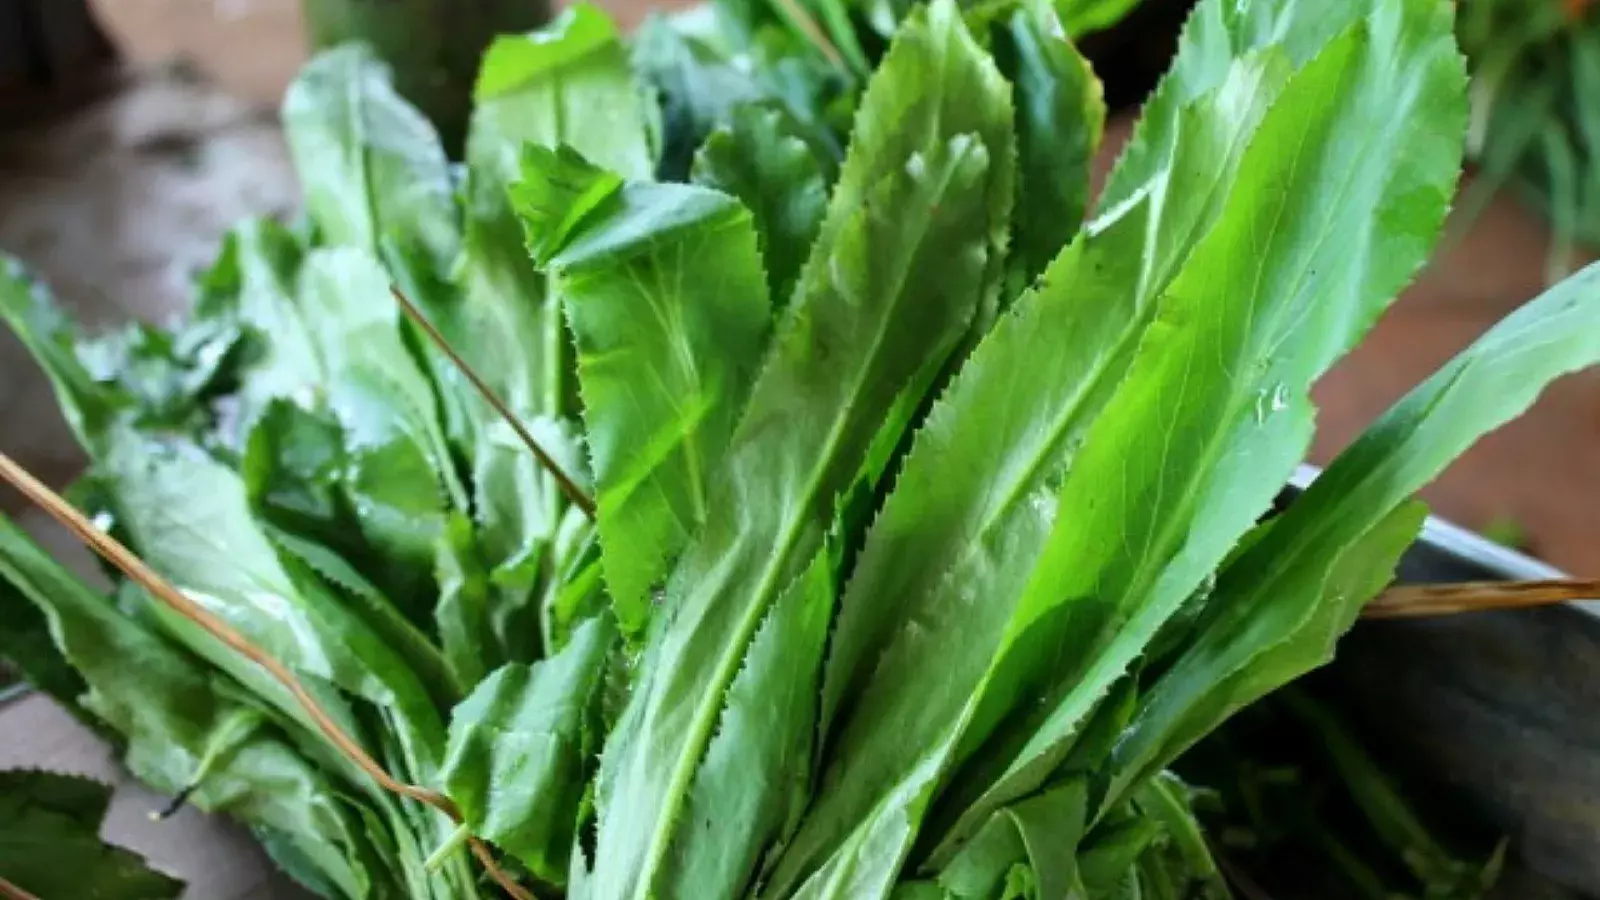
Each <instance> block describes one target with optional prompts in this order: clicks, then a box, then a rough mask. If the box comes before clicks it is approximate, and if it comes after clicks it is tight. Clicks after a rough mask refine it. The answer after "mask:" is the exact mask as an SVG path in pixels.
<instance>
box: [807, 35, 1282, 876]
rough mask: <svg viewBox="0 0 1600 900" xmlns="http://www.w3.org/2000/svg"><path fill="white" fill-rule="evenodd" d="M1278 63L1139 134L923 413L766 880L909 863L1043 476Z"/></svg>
mask: <svg viewBox="0 0 1600 900" xmlns="http://www.w3.org/2000/svg"><path fill="white" fill-rule="evenodd" d="M1197 15H1200V16H1201V17H1202V19H1203V17H1204V15H1205V12H1204V11H1202V12H1201V13H1199V14H1197ZM1189 48H1190V45H1187V44H1186V48H1185V51H1186V52H1187V53H1188V54H1189V55H1194V54H1196V53H1198V52H1199V51H1197V50H1194V49H1189ZM1182 65H1183V57H1182V56H1180V64H1179V69H1178V71H1179V72H1182V71H1183V67H1182ZM1285 69H1286V66H1285V64H1284V62H1283V60H1282V58H1281V56H1280V55H1277V54H1274V53H1268V54H1266V55H1264V56H1252V57H1249V58H1245V59H1240V60H1236V61H1235V62H1234V63H1233V64H1232V65H1231V66H1224V69H1223V71H1222V73H1221V75H1220V77H1219V78H1218V80H1217V81H1218V83H1217V85H1216V86H1215V87H1214V89H1213V90H1212V91H1211V92H1210V93H1208V94H1205V95H1203V96H1201V97H1199V98H1197V99H1196V100H1195V101H1194V102H1192V103H1191V104H1190V105H1189V106H1188V107H1187V109H1185V110H1184V112H1183V116H1182V118H1181V122H1179V123H1168V127H1169V133H1168V134H1167V135H1165V136H1163V137H1161V138H1159V139H1158V138H1157V137H1155V136H1154V135H1153V134H1150V135H1149V136H1147V137H1146V138H1145V140H1146V141H1148V142H1149V143H1150V144H1151V145H1152V146H1156V145H1157V144H1158V142H1159V146H1160V148H1161V150H1162V152H1161V153H1160V154H1159V155H1148V156H1143V157H1139V158H1138V160H1137V165H1139V166H1142V167H1143V174H1144V177H1145V179H1146V180H1145V181H1144V182H1143V183H1141V184H1140V185H1139V186H1138V187H1137V189H1135V190H1132V191H1131V194H1130V199H1129V200H1128V201H1126V202H1124V203H1122V204H1121V205H1120V206H1118V207H1117V208H1115V209H1112V210H1108V211H1107V212H1106V213H1104V214H1103V215H1102V216H1101V217H1100V218H1099V219H1098V220H1097V221H1096V222H1095V223H1094V224H1093V225H1092V226H1091V227H1090V228H1089V229H1088V230H1087V231H1086V233H1085V234H1083V235H1082V236H1080V238H1079V239H1078V240H1077V241H1076V242H1075V243H1074V244H1073V245H1072V246H1071V247H1070V248H1069V249H1068V250H1066V251H1065V252H1064V253H1062V254H1061V255H1060V256H1059V257H1058V258H1057V259H1056V260H1055V261H1054V262H1053V263H1052V264H1051V266H1050V267H1049V269H1048V270H1047V271H1046V273H1045V274H1044V276H1043V277H1042V279H1041V281H1040V284H1039V286H1038V287H1037V289H1036V290H1035V291H1034V292H1032V293H1030V294H1029V295H1025V296H1024V297H1023V298H1021V299H1020V300H1018V301H1017V303H1016V304H1015V307H1014V310H1013V312H1012V313H1011V314H1009V315H1006V316H1003V317H1002V319H1001V321H1000V323H999V324H998V325H997V326H996V327H995V329H994V330H993V331H992V332H991V333H990V334H989V336H988V337H987V338H986V339H985V340H984V341H983V342H982V343H981V344H980V345H979V347H978V349H977V350H976V352H975V353H974V355H973V357H972V358H971V359H970V360H969V361H968V363H967V365H966V366H965V367H964V368H963V369H962V371H961V372H960V373H959V374H958V375H957V377H956V379H955V381H954V382H953V383H952V385H951V387H950V389H949V391H948V392H947V394H946V395H945V396H944V397H943V398H941V399H940V401H939V402H938V403H937V404H935V406H934V408H933V411H932V412H931V413H930V415H929V417H928V420H927V423H926V424H925V426H924V428H923V430H922V432H921V433H920V434H919V435H918V436H917V440H916V442H915V444H914V445H913V448H912V451H911V453H910V455H909V456H908V457H907V459H906V463H905V467H904V470H903V471H902V473H901V474H900V476H899V478H898V479H897V482H896V488H895V491H894V493H893V494H892V495H891V497H890V498H889V500H888V502H887V503H886V504H885V507H884V509H883V511H882V512H881V514H880V515H879V517H878V519H877V521H876V522H875V523H874V526H873V530H872V532H871V534H870V535H869V536H868V539H867V544H866V547H865V549H864V550H863V551H862V554H861V558H860V560H859V562H858V564H857V566H856V570H855V573H854V575H853V576H852V582H851V584H850V586H849V588H848V590H847V591H846V594H845V598H844V601H843V603H842V605H841V611H840V617H839V624H838V626H837V627H836V629H835V634H834V637H833V642H832V649H831V651H830V658H829V662H828V678H827V681H826V683H825V691H824V705H823V717H824V718H823V724H824V728H825V729H826V733H828V734H830V735H834V736H835V737H834V738H833V739H834V740H836V741H837V742H838V743H837V744H836V746H837V748H838V750H837V753H836V757H835V758H836V759H837V760H838V761H837V762H836V763H834V764H833V765H832V766H830V767H829V770H828V771H827V772H826V774H825V776H824V779H823V782H822V784H821V786H820V788H819V791H818V799H817V801H816V802H815V804H814V805H813V808H812V811H811V812H810V813H809V814H808V816H807V820H806V822H805V824H804V825H803V826H802V829H801V832H800V833H799V835H797V837H796V838H795V840H794V841H793V842H792V843H791V845H790V846H789V848H788V850H787V851H786V858H785V860H784V866H783V867H780V872H782V873H791V871H792V874H793V876H794V877H799V875H800V871H801V870H802V869H804V868H806V867H808V866H815V865H819V864H820V863H821V860H822V859H823V858H825V857H826V855H827V854H830V853H833V852H834V851H835V850H836V849H837V848H838V847H839V842H840V841H841V840H842V839H843V838H844V835H845V829H849V828H856V829H858V832H857V837H856V838H855V839H853V842H854V845H855V846H858V847H863V848H865V847H872V848H882V847H885V846H896V847H899V848H900V850H899V852H901V853H904V852H908V851H909V849H910V845H911V841H912V840H914V838H915V835H916V829H917V827H918V824H919V822H920V818H921V815H922V812H923V811H925V809H926V806H927V804H928V803H929V802H930V800H931V792H932V791H933V790H934V788H935V786H936V784H937V781H938V779H939V778H941V777H942V776H943V774H944V773H945V772H947V771H948V770H949V768H950V767H951V766H953V765H954V764H956V763H957V762H959V761H960V759H961V757H962V756H964V755H965V754H966V753H968V752H970V751H971V749H972V748H973V747H974V746H976V744H977V743H978V742H979V741H981V740H982V739H983V738H985V737H986V736H987V734H988V732H989V730H990V729H992V728H993V726H994V724H995V721H996V719H997V718H998V715H999V713H998V712H989V713H987V714H986V715H985V716H984V718H982V719H974V718H973V717H975V716H976V714H977V707H976V706H975V705H974V704H975V700H976V695H981V694H982V693H983V691H985V690H987V689H988V688H986V687H984V685H986V684H987V681H988V679H989V677H990V676H989V674H988V670H989V667H990V666H991V665H992V664H993V662H994V655H993V653H994V651H995V650H996V649H998V648H999V647H1001V646H1003V645H1002V643H1001V642H1002V639H1003V635H1004V634H1005V630H1006V628H1007V627H1008V625H1007V622H1008V620H1009V618H1010V617H1011V615H1012V613H1013V610H1014V609H1015V608H1016V604H1017V603H1018V602H1019V598H1020V597H1021V596H1022V595H1023V592H1024V590H1025V588H1026V585H1027V580H1028V578H1029V573H1030V571H1031V570H1032V569H1033V567H1034V566H1035V564H1036V563H1037V561H1038V560H1039V558H1040V555H1041V554H1042V552H1043V551H1044V549H1045V547H1046V543H1047V539H1048V536H1049V534H1050V530H1051V527H1052V525H1053V523H1054V522H1055V520H1056V515H1057V512H1056V511H1057V509H1058V508H1062V507H1060V506H1059V505H1058V501H1057V494H1058V493H1059V491H1060V487H1061V484H1062V482H1063V480H1064V479H1065V478H1066V476H1067V473H1068V472H1070V471H1071V467H1072V465H1073V463H1074V459H1075V457H1076V455H1077V453H1078V448H1079V447H1080V445H1082V443H1083V441H1084V440H1085V438H1086V436H1087V435H1088V433H1089V429H1090V428H1091V426H1092V425H1093V424H1094V423H1095V422H1096V421H1097V419H1098V417H1099V416H1100V415H1101V413H1102V411H1103V410H1104V409H1105V408H1106V406H1107V404H1108V403H1109V402H1110V400H1111V398H1112V396H1113V393H1114V391H1115V390H1116V389H1117V388H1118V386H1119V385H1120V384H1121V382H1122V380H1123V378H1124V377H1125V375H1126V373H1127V372H1128V370H1129V367H1130V366H1131V365H1132V364H1133V360H1134V359H1135V355H1136V353H1137V350H1138V346H1139V341H1140V339H1141V337H1142V334H1143V331H1144V329H1145V328H1146V327H1147V326H1148V325H1149V323H1150V321H1151V319H1152V317H1153V315H1154V313H1155V310H1156V309H1157V308H1158V306H1159V303H1158V298H1159V297H1160V296H1161V294H1162V293H1163V292H1165V291H1166V290H1167V289H1168V287H1169V285H1170V284H1171V281H1172V279H1173V278H1174V276H1175V275H1176V273H1177V270H1178V268H1179V266H1180V264H1181V263H1182V261H1183V260H1185V259H1186V258H1188V257H1189V255H1190V254H1191V253H1192V252H1193V250H1194V247H1195V244H1196V242H1197V241H1198V240H1199V239H1200V238H1201V237H1202V236H1203V235H1204V234H1205V233H1206V232H1207V231H1208V230H1209V229H1211V228H1212V227H1213V224H1214V223H1215V222H1216V221H1217V218H1218V216H1219V215H1220V214H1221V211H1222V207H1223V203H1222V201H1223V200H1224V199H1225V198H1227V197H1229V196H1230V194H1232V193H1233V192H1234V191H1235V189H1236V188H1235V185H1236V182H1237V180H1238V179H1239V177H1240V176H1239V173H1240V172H1241V171H1242V168H1241V161H1242V159H1243V157H1244V155H1245V148H1246V147H1247V146H1248V141H1247V140H1245V139H1243V138H1244V137H1247V136H1248V135H1250V134H1252V133H1254V132H1255V131H1256V130H1257V129H1258V128H1259V127H1260V123H1261V121H1262V119H1263V117H1264V116H1265V115H1266V113H1267V110H1268V108H1269V107H1270V106H1271V104H1272V102H1273V100H1274V99H1275V98H1276V97H1277V96H1278V94H1279V92H1280V91H1281V90H1282V85H1283V83H1284V81H1285V79H1286V78H1287V75H1288V73H1287V72H1286V71H1285ZM1169 81H1172V79H1171V78H1169ZM1173 89H1174V88H1168V90H1169V91H1170V90H1173ZM1279 115H1280V118H1284V119H1287V118H1288V117H1289V115H1290V114H1289V113H1288V112H1283V113H1280V114H1279ZM1158 125H1159V123H1151V122H1146V123H1144V124H1142V125H1141V128H1140V133H1141V134H1146V133H1148V132H1150V131H1151V130H1152V129H1155V128H1157V127H1158ZM1136 140H1137V139H1136ZM1122 165H1123V167H1128V166H1130V165H1133V163H1129V162H1128V161H1126V160H1125V161H1124V162H1123V164H1122ZM1124 177H1125V178H1126V177H1131V176H1124ZM1153 215H1159V218H1157V219H1156V220H1155V221H1153V222H1152V221H1151V217H1152V216H1153ZM1064 335H1070V336H1071V339H1070V340H1064V338H1063V336H1064ZM1113 482H1114V478H1113V479H1112V481H1108V482H1104V483H1113ZM1113 533H1115V532H1114V531H1113ZM929 560H937V561H939V563H938V564H937V565H929V564H928V562H927V561H929ZM906 622H915V623H920V624H921V627H918V628H914V629H905V628H903V627H902V626H903V623H906ZM933 685H938V686H939V689H937V690H932V689H931V687H930V686H933ZM1002 693H1004V692H1002ZM1008 702H1009V700H1008ZM844 707H848V708H844ZM841 712H844V713H848V717H847V718H846V719H844V720H842V721H841V720H840V714H841ZM885 722H892V723H894V724H893V725H892V726H885V725H884V723H885ZM900 778H905V779H907V780H905V781H898V779H900ZM892 796H893V797H898V798H899V799H898V800H897V801H896V802H895V803H889V800H888V798H889V797H892ZM1018 796H1020V795H1018ZM1012 799H1015V797H1013V798H1012ZM880 801H881V804H887V805H881V804H880ZM875 807H876V808H875ZM908 807H909V808H908ZM869 811H871V815H868V812H869ZM880 829H888V830H889V831H892V832H897V833H898V836H897V837H894V838H891V837H889V832H882V831H880ZM873 834H876V835H877V836H876V837H869V835H873ZM945 858H948V851H946V854H945ZM803 860H809V862H804V861H803ZM841 860H842V858H841ZM891 862H892V861H891ZM840 864H841V865H844V863H843V862H842V861H841V863H840ZM894 866H895V867H896V868H898V863H894ZM787 867H793V868H792V870H791V869H790V868H787Z"/></svg>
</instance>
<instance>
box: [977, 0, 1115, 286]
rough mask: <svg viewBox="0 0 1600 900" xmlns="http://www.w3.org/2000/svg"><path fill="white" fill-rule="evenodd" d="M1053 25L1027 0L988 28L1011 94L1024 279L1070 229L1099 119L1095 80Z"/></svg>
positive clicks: (1081, 206)
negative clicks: (1013, 92) (1014, 104)
mask: <svg viewBox="0 0 1600 900" xmlns="http://www.w3.org/2000/svg"><path fill="white" fill-rule="evenodd" d="M1059 27H1060V26H1059V23H1058V22H1056V20H1055V17H1054V15H1053V14H1052V13H1051V12H1050V11H1049V9H1048V8H1047V7H1045V6H1043V5H1042V4H1039V3H1030V4H1027V5H1025V6H1024V8H1022V9H1018V10H1017V11H1016V12H1014V13H1012V14H1011V17H1010V19H1009V21H1006V22H1005V23H1004V24H1003V26H1001V27H996V28H995V34H994V56H995V62H996V63H997V64H998V65H999V66H1000V71H1001V72H1003V73H1005V76H1006V78H1007V79H1009V80H1010V81H1011V83H1012V84H1013V85H1014V86H1015V89H1016V95H1017V99H1016V102H1017V157H1018V174H1019V176H1020V178H1019V180H1020V186H1019V190H1020V192H1021V193H1020V195H1019V202H1018V203H1017V212H1016V224H1015V226H1014V228H1013V230H1012V235H1011V242H1012V250H1011V253H1012V260H1013V261H1012V265H1013V267H1015V268H1016V270H1017V271H1018V272H1019V273H1020V274H1021V276H1022V282H1023V283H1024V284H1025V283H1027V282H1031V281H1032V280H1033V279H1034V278H1035V277H1037V276H1038V275H1039V273H1041V272H1043V271H1044V269H1045V266H1047V265H1049V263H1050V261H1051V260H1052V259H1054V258H1055V257H1056V255H1057V254H1058V253H1060V252H1061V248H1062V247H1064V246H1066V244H1067V242H1068V241H1070V240H1072V236H1073V235H1075V234H1077V233H1078V228H1079V226H1080V225H1081V224H1082V223H1083V213H1084V210H1085V208H1086V207H1087V206H1088V202H1089V161H1090V159H1091V158H1092V157H1093V156H1094V152H1095V150H1096V148H1098V147H1099V145H1100V132H1101V130H1102V129H1103V128H1104V126H1105V117H1106V107H1105V101H1104V100H1103V99H1101V95H1100V82H1099V80H1098V79H1096V78H1095V77H1094V72H1093V71H1092V70H1091V69H1090V68H1089V61H1088V60H1086V59H1084V58H1083V57H1082V56H1080V55H1079V54H1078V51H1077V50H1076V49H1075V48H1074V47H1073V46H1072V44H1071V43H1069V42H1068V41H1067V39H1066V38H1065V37H1064V36H1062V35H1061V34H1060V32H1059V30H1058V29H1059ZM1074 33H1076V32H1074Z"/></svg>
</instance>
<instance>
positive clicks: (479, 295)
mask: <svg viewBox="0 0 1600 900" xmlns="http://www.w3.org/2000/svg"><path fill="white" fill-rule="evenodd" d="M477 98H478V105H477V108H476V110H475V112H474V113H473V117H472V122H471V126H470V129H469V135H468V138H467V182H466V188H465V198H464V202H465V204H466V221H467V226H466V228H467V233H466V248H465V253H464V255H463V257H462V261H461V268H460V270H459V272H458V273H457V276H456V281H457V283H458V284H459V285H460V287H461V290H462V292H463V296H464V313H463V321H462V325H463V330H462V332H461V334H460V335H449V334H448V333H447V336H449V337H451V339H452V343H453V344H455V346H456V347H457V349H458V350H459V351H461V352H462V353H463V354H464V355H465V357H466V358H467V360H468V361H469V362H470V363H471V365H472V366H473V367H474V369H476V370H477V371H478V372H479V373H480V374H482V375H483V376H484V378H485V379H487V381H488V382H489V384H490V385H491V387H493V388H494V389H495V390H496V391H497V392H498V393H499V394H500V396H501V397H503V398H504V399H505V400H506V401H507V403H509V405H510V407H511V409H512V411H513V413H514V414H515V415H516V416H517V417H518V418H519V419H520V420H521V421H522V422H523V424H525V425H527V426H528V427H529V428H530V429H532V430H533V431H534V433H535V435H536V436H537V437H538V439H539V441H540V444H541V445H542V446H543V447H544V448H545V449H546V450H547V451H549V452H551V453H552V454H554V455H556V456H557V458H558V459H560V460H561V461H562V463H563V468H564V469H565V470H566V472H567V474H568V475H570V476H580V475H581V471H580V467H577V466H574V465H572V464H571V462H572V461H573V460H577V459H580V458H581V456H582V450H581V447H580V446H579V440H578V439H577V438H576V437H575V436H574V434H573V431H574V430H575V429H573V428H571V427H570V426H569V424H568V422H569V420H568V416H569V415H570V414H571V413H573V412H574V411H575V410H576V404H575V400H574V387H575V385H574V384H573V382H572V378H571V375H570V370H571V368H572V351H571V350H570V348H569V345H568V336H567V335H566V334H565V333H564V331H563V325H562V321H561V311H560V309H559V301H558V300H557V299H555V298H554V297H553V296H552V295H551V293H550V290H549V286H548V285H547V284H546V279H545V278H544V276H542V275H540V274H539V273H538V272H537V271H536V270H535V269H534V266H533V263H532V261H530V260H529V258H528V251H527V249H526V246H525V244H524V241H523V229H522V225H521V223H520V222H519V221H518V219H517V215H516V213H515V211H514V210H513V209H512V206H511V202H510V198H509V196H508V189H509V188H510V186H511V185H513V184H514V183H515V182H517V181H518V180H519V179H520V178H521V177H522V169H521V154H522V149H523V147H524V146H525V145H527V144H533V145H536V146H541V147H551V148H554V147H557V146H560V145H563V144H566V145H570V146H572V147H574V148H575V149H576V150H577V151H578V152H580V153H582V154H584V155H585V156H587V157H589V158H590V159H594V160H596V161H597V162H598V163H600V164H601V165H603V166H606V167H607V168H608V169H611V170H615V171H618V172H620V173H622V174H623V175H624V176H625V177H630V178H648V177H649V176H650V173H651V172H652V171H653V169H654V160H653V158H652V154H651V149H650V140H649V136H648V133H647V129H646V117H645V113H644V104H643V102H642V100H641V98H640V96H639V90H638V87H637V85H636V84H635V83H634V80H633V76H632V73H631V72H630V71H629V68H628V59H627V53H626V51H625V49H624V48H623V46H622V43H621V41H620V38H619V36H618V34H617V32H616V28H615V26H614V25H613V24H612V23H611V21H610V20H609V19H608V18H607V17H606V16H605V14H604V13H602V12H601V11H599V10H598V9H596V8H595V7H593V6H590V5H588V4H583V3H580V4H577V5H575V6H573V7H571V8H569V9H567V10H566V11H565V12H563V13H562V14H561V15H560V16H559V17H558V18H557V19H556V20H555V21H554V22H552V23H551V24H550V25H549V26H548V27H546V28H544V29H542V30H540V31H536V32H532V33H530V34H526V35H513V36H507V37H502V38H500V39H498V40H497V41H496V42H495V43H494V44H493V45H492V46H491V47H490V48H489V50H488V52H487V54H486V55H485V57H484V63H483V67H482V70H481V72H480V74H479V82H478V88H477ZM474 408H475V410H476V416H477V418H478V421H479V423H480V424H479V432H480V433H479V435H478V438H477V447H476V450H475V451H474V459H473V470H474V491H475V496H474V502H475V508H476V518H477V524H478V525H479V526H480V527H481V529H482V537H481V542H482V543H481V546H482V552H483V554H484V558H485V561H486V562H487V564H488V565H489V566H490V568H491V570H492V572H493V579H494V583H495V586H496V588H495V590H496V599H495V606H496V607H497V609H498V610H499V611H500V612H501V615H502V617H503V619H504V620H505V626H504V629H503V630H504V631H505V632H506V634H507V647H508V649H509V651H510V657H509V658H512V659H520V660H528V659H533V658H536V655H537V654H530V653H527V652H521V651H519V650H517V649H515V648H512V647H511V645H512V644H517V645H519V646H522V647H537V646H538V644H539V638H538V631H539V622H538V612H539V609H538V606H539V604H538V599H537V598H536V597H534V596H533V592H534V591H535V583H536V581H537V580H538V579H539V578H540V577H544V578H545V580H546V581H548V580H549V576H550V575H551V570H550V568H549V561H548V559H545V561H544V562H542V563H541V558H543V557H545V556H546V555H547V554H548V553H550V543H551V542H552V541H554V540H555V539H556V536H557V533H558V531H559V530H560V529H561V528H562V523H563V521H564V517H565V513H564V510H565V507H566V501H565V500H564V499H563V498H562V497H561V494H560V491H559V490H558V488H557V486H556V484H555V482H554V481H553V480H552V479H551V478H550V477H549V475H547V474H546V473H545V472H544V471H543V470H542V469H541V468H540V467H539V464H538V462H537V461H536V460H534V459H533V458H532V457H531V456H530V455H529V453H528V451H527V448H526V447H523V446H522V444H521V442H520V440H518V439H517V438H516V436H515V435H514V434H512V433H511V431H510V429H509V428H508V427H506V426H505V424H504V423H503V422H499V421H498V417H497V416H496V415H495V414H494V413H493V412H492V411H490V410H489V409H488V407H487V406H486V405H483V404H481V403H480V404H476V405H475V407H474ZM518 635H520V636H521V637H518V638H516V639H515V640H513V639H512V636H518Z"/></svg>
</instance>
